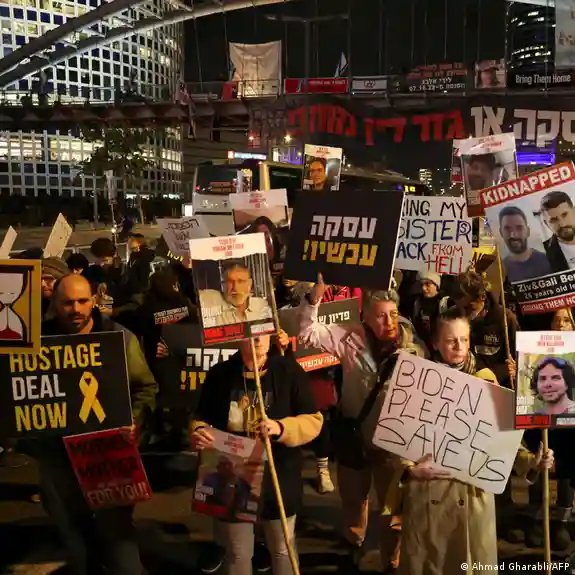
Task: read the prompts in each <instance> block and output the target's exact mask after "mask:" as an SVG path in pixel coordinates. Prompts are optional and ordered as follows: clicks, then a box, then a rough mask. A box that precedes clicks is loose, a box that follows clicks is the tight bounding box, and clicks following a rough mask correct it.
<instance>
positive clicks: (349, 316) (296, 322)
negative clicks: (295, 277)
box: [279, 298, 361, 371]
mask: <svg viewBox="0 0 575 575" xmlns="http://www.w3.org/2000/svg"><path fill="white" fill-rule="evenodd" d="M299 316H300V309H299V308H297V307H296V308H288V309H280V310H279V318H280V327H281V328H282V329H283V330H284V331H285V332H286V333H287V334H288V336H289V337H290V341H291V351H292V352H293V354H294V357H295V359H296V360H297V361H298V363H299V364H300V365H301V366H302V367H303V368H304V369H305V371H314V370H316V369H322V368H324V367H330V366H331V365H337V364H338V363H339V360H338V359H337V358H336V357H335V356H333V355H331V354H329V353H325V352H324V351H322V350H321V349H316V348H313V347H305V346H304V345H302V344H301V343H300V342H299V341H298V336H299V332H300V319H299ZM318 321H319V322H320V323H323V324H325V325H333V324H337V325H342V326H345V325H355V326H357V325H359V324H360V322H361V318H360V312H359V300H358V299H356V298H351V299H344V300H341V301H333V302H330V303H322V304H321V305H320V306H319V309H318Z"/></svg>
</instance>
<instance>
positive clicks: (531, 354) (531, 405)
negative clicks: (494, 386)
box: [515, 331, 575, 429]
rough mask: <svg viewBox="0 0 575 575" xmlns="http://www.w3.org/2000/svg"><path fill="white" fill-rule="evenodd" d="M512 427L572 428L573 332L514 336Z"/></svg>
mask: <svg viewBox="0 0 575 575" xmlns="http://www.w3.org/2000/svg"><path fill="white" fill-rule="evenodd" d="M516 347H517V368H518V371H517V388H516V390H515V395H516V410H515V413H516V415H515V426H516V427H517V428H518V429H529V428H549V427H559V428H565V427H573V426H575V389H574V386H575V332H572V331H521V332H517V343H516Z"/></svg>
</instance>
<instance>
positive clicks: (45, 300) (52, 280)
mask: <svg viewBox="0 0 575 575" xmlns="http://www.w3.org/2000/svg"><path fill="white" fill-rule="evenodd" d="M69 273H70V270H69V268H68V265H67V264H66V262H65V261H64V260H62V259H60V258H45V259H43V260H42V317H44V316H45V314H46V312H47V311H48V307H49V306H50V299H51V298H52V294H53V293H54V285H55V284H56V282H57V281H58V280H59V279H62V278H63V277H64V276H67V275H68V274H69Z"/></svg>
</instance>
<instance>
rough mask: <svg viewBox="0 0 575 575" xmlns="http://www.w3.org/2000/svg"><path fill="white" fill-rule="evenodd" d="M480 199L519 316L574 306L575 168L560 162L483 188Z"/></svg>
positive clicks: (568, 163)
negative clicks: (512, 290)
mask: <svg viewBox="0 0 575 575" xmlns="http://www.w3.org/2000/svg"><path fill="white" fill-rule="evenodd" d="M481 203H482V204H483V207H484V209H485V215H486V216H487V219H488V222H489V228H490V230H491V232H492V233H493V235H494V237H495V238H496V240H497V244H498V246H499V252H500V254H501V259H502V263H503V267H504V270H505V273H506V275H507V278H508V280H509V282H510V283H511V284H512V285H513V288H514V291H515V293H516V295H517V301H518V303H519V305H520V307H521V312H522V313H524V314H537V313H547V312H553V311H555V310H557V309H560V308H564V307H570V306H573V305H574V304H575V271H574V270H575V207H574V203H575V167H574V166H573V163H572V162H565V163H563V164H558V165H556V166H552V167H550V168H545V169H543V170H539V171H537V172H533V173H531V174H528V175H526V176H523V177H521V178H518V179H516V180H512V181H509V182H506V183H504V184H501V185H500V186H494V187H492V188H487V189H486V190H483V191H482V192H481Z"/></svg>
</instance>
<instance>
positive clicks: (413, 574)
mask: <svg viewBox="0 0 575 575" xmlns="http://www.w3.org/2000/svg"><path fill="white" fill-rule="evenodd" d="M91 251H92V255H93V256H94V259H95V263H93V264H91V265H90V264H89V262H88V260H87V259H86V258H85V257H84V256H82V255H80V254H74V255H72V256H70V257H69V258H68V260H67V261H62V260H60V259H58V258H46V259H42V294H41V297H42V311H43V316H44V323H43V325H42V334H43V335H54V334H85V333H90V332H96V331H123V332H124V333H125V337H126V344H127V346H126V349H127V362H128V371H129V379H130V388H131V393H132V408H133V413H134V422H133V426H132V427H127V428H125V429H123V433H124V434H125V436H126V438H129V439H130V440H131V441H138V442H139V444H140V447H141V449H143V448H144V447H146V448H149V447H150V446H152V445H153V444H154V442H157V441H158V438H160V437H161V436H162V434H164V433H166V432H167V429H166V428H167V426H168V422H169V425H170V426H173V425H174V420H170V419H169V417H166V414H165V413H161V414H158V409H157V407H156V396H157V394H158V383H157V381H159V379H160V378H159V377H157V374H158V373H159V371H161V369H162V362H163V361H164V360H165V359H166V357H168V356H169V355H170V349H169V348H168V347H167V345H166V343H165V342H164V340H163V339H162V337H161V332H160V328H159V327H158V326H157V325H156V323H155V320H154V317H155V315H156V314H157V313H158V312H162V311H169V310H174V309H177V310H179V316H178V321H180V322H182V323H183V322H190V323H197V322H198V314H197V307H196V304H195V302H196V294H195V291H194V284H193V280H192V275H191V270H190V269H189V268H188V267H186V266H185V265H184V264H183V263H181V262H179V261H175V260H169V259H166V260H165V262H164V265H163V266H162V267H160V268H156V270H155V271H153V269H152V262H153V260H154V258H155V255H156V254H155V253H154V250H152V249H151V248H150V247H149V246H148V245H147V244H146V241H145V239H144V238H143V237H142V236H138V235H133V236H131V237H130V240H129V251H130V256H129V259H128V261H127V262H125V263H124V262H122V261H121V260H120V259H119V258H118V256H117V253H116V248H115V245H114V242H113V241H112V240H109V239H107V238H100V239H97V240H95V241H94V242H93V244H92V247H91ZM21 257H28V258H33V259H41V257H42V253H41V250H29V251H28V252H25V253H24V254H22V255H21ZM394 277H395V279H394V282H393V287H392V289H387V290H381V291H377V290H362V291H360V290H357V289H354V288H353V287H352V286H349V287H345V286H328V285H325V284H324V282H323V279H322V277H321V275H320V276H319V277H318V280H317V282H316V283H315V284H310V283H301V282H294V281H290V280H289V279H287V278H281V277H280V278H279V279H278V281H277V282H276V300H277V304H278V308H282V307H298V308H299V309H300V316H299V317H300V325H299V332H300V333H299V339H300V341H301V342H302V343H303V344H305V345H308V346H312V347H314V348H320V349H322V350H324V351H326V352H329V353H330V354H332V355H334V356H335V357H336V358H337V359H338V360H339V365H338V366H336V367H332V368H329V369H322V370H318V371H316V372H311V373H308V374H306V372H304V370H303V369H302V368H301V367H300V366H299V364H298V363H297V362H296V361H295V359H294V357H293V356H292V354H291V353H290V348H289V347H288V343H289V341H288V338H287V336H286V334H285V333H284V332H282V331H281V330H280V332H279V333H278V335H277V337H269V336H259V337H256V338H255V350H256V351H255V355H252V353H251V351H250V346H249V345H247V344H246V345H243V344H241V345H240V349H239V351H238V352H237V353H236V354H234V355H233V356H232V357H231V358H230V359H228V360H227V361H224V362H221V363H219V364H216V365H215V366H213V367H212V369H211V370H210V371H209V372H208V374H207V377H206V380H205V382H204V384H203V386H202V391H201V394H200V400H199V405H198V407H197V410H195V411H194V412H193V413H186V414H185V417H184V419H183V420H182V419H181V418H180V419H178V420H177V421H178V423H177V424H176V425H178V426H179V428H180V432H181V433H180V434H179V436H180V437H185V441H184V442H183V446H182V445H179V446H178V448H183V447H185V448H187V449H189V448H191V449H193V450H196V451H201V450H202V449H205V448H207V447H209V446H210V445H211V443H212V441H213V436H212V434H211V433H210V430H211V429H212V428H213V429H221V430H224V431H225V430H227V429H228V423H229V422H228V413H229V399H226V397H227V398H230V397H231V396H232V392H233V391H234V390H235V389H236V388H241V389H244V387H245V388H246V390H247V389H248V388H250V387H252V386H253V380H254V369H255V367H256V366H255V365H254V364H257V368H258V369H259V371H260V373H261V375H262V386H263V388H264V392H265V393H266V394H269V395H270V396H271V398H272V400H271V402H270V406H269V408H268V415H269V419H265V420H263V421H258V422H256V423H257V427H258V430H259V432H260V433H262V434H267V435H268V436H270V437H271V438H272V440H273V441H272V445H273V454H274V459H275V464H276V468H277V470H278V475H279V482H280V487H281V491H282V494H283V499H284V505H285V509H286V514H287V517H288V526H289V529H290V531H291V533H292V536H293V537H294V539H295V540H297V522H296V518H297V515H298V512H299V510H300V509H301V506H302V497H303V495H302V493H303V479H302V448H303V450H309V452H310V453H313V455H314V458H315V467H316V471H317V476H316V478H317V489H318V492H319V493H321V494H328V493H331V492H333V491H335V484H337V485H338V488H339V489H338V496H339V500H340V503H341V509H342V516H343V531H342V533H341V536H342V541H343V542H344V544H345V547H346V550H347V552H346V554H345V558H344V561H343V563H342V566H341V569H342V573H344V574H349V573H353V572H354V570H355V569H357V567H358V563H359V560H360V559H361V556H362V553H363V544H364V541H365V536H366V531H367V527H368V517H370V509H369V507H370V501H371V502H372V503H371V504H372V505H376V506H377V510H378V512H379V515H380V523H379V525H378V527H377V529H378V532H379V537H378V540H379V544H380V551H381V559H382V565H383V567H384V569H386V570H389V572H392V571H397V572H398V573H400V574H402V575H424V574H432V573H433V574H439V573H442V574H449V573H460V572H461V565H462V564H463V563H468V564H469V565H470V568H469V570H468V573H475V571H473V568H472V565H473V563H474V562H476V563H478V564H483V565H488V564H492V565H496V564H497V538H498V537H509V538H512V537H516V536H518V534H517V533H516V532H515V531H514V529H513V526H512V525H511V524H510V523H509V521H507V520H508V519H509V518H510V517H511V516H512V515H513V514H512V513H510V510H512V508H513V498H512V493H511V489H510V488H509V489H507V490H506V492H505V493H504V494H503V495H502V496H497V497H494V496H493V495H491V494H488V493H485V492H484V491H482V490H480V489H478V488H475V487H471V486H469V485H467V484H464V483H461V482H459V481H456V480H454V479H453V478H451V477H450V476H449V474H448V473H446V472H445V471H442V470H438V469H437V468H436V467H434V466H433V465H432V464H431V462H430V460H429V458H424V459H422V460H421V461H417V462H412V461H404V460H402V459H400V458H398V457H396V456H394V455H391V454H390V453H388V452H386V451H383V450H381V449H377V448H375V447H374V446H373V444H372V441H371V438H372V437H373V433H374V428H375V425H376V423H377V416H378V414H379V412H380V409H381V405H382V402H383V398H384V396H385V390H386V384H387V382H388V380H389V377H390V375H391V372H392V370H393V367H394V365H395V361H396V359H397V355H398V353H399V352H408V353H411V354H415V355H417V356H420V357H425V358H427V359H430V360H432V361H435V362H438V363H440V364H442V365H444V366H448V367H450V368H452V369H454V370H456V371H460V372H463V373H466V374H470V375H474V376H476V377H478V378H481V379H484V380H486V381H489V382H492V383H496V384H497V383H498V384H499V385H502V386H510V382H511V381H512V380H513V378H514V377H515V375H516V366H515V362H514V361H513V360H512V359H510V355H509V353H508V352H507V349H506V342H507V341H509V345H510V346H511V350H512V353H513V349H514V345H515V343H514V342H515V334H516V332H517V330H519V329H529V330H533V329H538V330H541V329H556V330H573V327H574V326H573V325H572V323H571V321H570V317H571V316H570V315H569V314H565V313H564V311H563V310H559V311H558V312H556V313H555V314H550V315H547V316H538V317H537V318H535V319H534V318H533V317H525V318H524V317H521V316H519V317H517V316H516V315H515V314H513V313H512V312H510V311H508V310H507V309H504V308H503V307H502V306H501V304H500V302H499V300H498V298H495V297H494V296H493V293H492V291H491V286H490V285H489V283H488V282H487V280H486V279H485V277H484V276H483V275H481V274H479V273H476V272H475V271H473V270H472V269H471V270H468V271H466V272H465V273H463V274H461V275H460V276H458V277H455V278H453V277H452V278H442V277H441V276H439V275H437V274H433V273H426V274H420V275H416V274H414V273H412V272H405V273H403V274H401V273H397V274H395V276H394ZM344 298H357V299H358V302H359V303H360V305H361V322H360V323H359V324H358V325H354V326H352V327H350V328H346V330H342V329H341V327H340V326H338V325H337V324H335V325H326V324H324V323H322V322H320V321H319V318H318V307H319V305H320V304H321V303H325V302H331V301H335V300H338V299H344ZM511 299H512V298H511V294H508V300H509V301H511ZM182 309H184V310H185V313H181V310H182ZM504 317H506V320H507V321H506V322H504V321H503V318H504ZM534 321H536V322H537V325H533V322H534ZM506 330H507V332H506ZM349 333H353V337H352V338H350V337H343V335H349ZM281 352H283V353H281ZM160 391H161V390H160ZM161 411H162V412H164V411H165V410H163V409H162V410H161ZM358 420H361V421H358ZM350 421H351V422H354V421H355V423H357V424H358V425H357V427H359V429H355V428H354V426H353V425H349V423H350ZM568 433H569V431H565V430H553V431H551V432H550V434H549V443H550V448H551V449H550V450H547V451H543V449H542V445H541V438H540V437H539V432H538V431H537V430H532V431H530V432H528V433H527V434H526V435H525V440H524V444H523V445H522V447H521V449H520V450H519V452H518V453H517V458H516V462H515V473H516V475H517V476H519V477H522V478H524V480H525V481H526V482H527V483H528V484H529V485H530V487H529V503H530V510H531V515H530V520H529V521H528V522H526V523H525V534H524V537H525V542H526V543H527V544H528V545H531V546H540V545H541V543H542V541H541V539H542V532H541V529H540V528H539V525H540V524H541V523H540V521H538V517H539V512H540V508H541V503H542V490H541V479H540V474H539V473H538V472H539V471H540V470H542V469H545V468H547V469H548V468H550V467H551V466H553V465H555V468H556V473H557V477H558V496H557V506H556V508H555V510H554V515H553V521H552V546H553V548H554V549H557V550H564V549H566V548H567V547H568V545H569V543H570V539H569V533H568V532H567V530H566V528H565V522H566V521H567V519H568V518H569V516H570V512H571V506H572V503H573V490H572V487H571V481H572V478H573V477H574V475H575V470H573V469H572V468H571V466H570V464H569V461H570V460H571V458H570V454H569V453H568V447H567V446H566V442H565V439H564V437H565V434H568ZM186 442H187V445H186ZM567 445H568V442H567ZM14 449H16V450H19V451H21V452H23V453H25V454H27V455H29V456H31V457H33V458H34V459H35V460H36V461H37V462H38V466H39V469H40V499H41V502H42V504H43V506H44V508H45V510H46V512H47V513H48V515H49V516H50V518H51V520H52V521H53V522H54V523H55V525H56V526H57V527H58V530H59V533H60V535H61V538H62V543H63V546H64V548H65V549H66V551H67V553H68V567H69V569H70V572H71V573H74V574H75V575H89V574H90V575H91V574H96V573H106V574H108V575H142V573H144V570H143V567H142V564H141V562H140V555H139V550H138V545H137V537H136V531H135V526H134V521H133V508H132V507H119V508H114V509H109V510H105V511H98V512H92V511H90V510H89V508H88V506H87V504H86V502H85V501H84V499H83V496H82V492H81V490H80V487H79V485H78V483H77V481H76V478H75V475H74V473H73V470H72V468H71V465H70V462H69V460H68V459H67V457H66V454H65V450H64V446H63V443H62V441H61V440H58V439H44V440H36V439H34V440H27V441H21V442H19V443H18V444H17V445H15V446H14ZM332 461H333V462H334V465H331V462H332ZM330 469H331V470H334V469H335V474H333V475H332V472H331V471H330ZM372 488H373V490H374V491H375V494H376V498H375V503H373V501H374V500H373V499H370V492H371V490H372ZM262 489H263V491H262V501H263V505H262V506H261V509H260V514H259V520H258V523H257V524H256V526H255V529H254V528H253V526H252V525H251V524H244V523H230V522H224V521H219V520H214V540H213V544H212V545H206V546H204V548H203V553H202V557H201V558H200V569H201V570H202V571H203V572H204V573H214V572H216V571H217V570H218V569H219V568H220V567H221V566H222V565H223V564H224V563H225V565H226V566H227V569H228V573H229V575H250V574H251V573H252V570H255V571H257V572H266V571H267V572H269V571H270V569H271V571H272V572H273V573H274V574H275V575H290V574H291V573H292V568H291V565H290V561H289V558H288V550H287V547H286V544H285V541H284V537H283V534H282V529H281V523H280V521H279V510H278V505H277V502H276V499H275V494H274V490H273V487H272V484H271V480H270V479H269V477H267V476H266V477H265V478H264V484H263V488H262ZM371 511H373V510H371ZM521 536H522V537H523V534H522V535H521Z"/></svg>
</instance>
